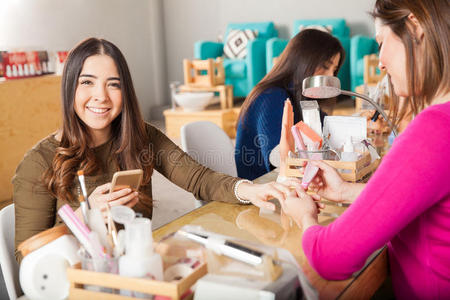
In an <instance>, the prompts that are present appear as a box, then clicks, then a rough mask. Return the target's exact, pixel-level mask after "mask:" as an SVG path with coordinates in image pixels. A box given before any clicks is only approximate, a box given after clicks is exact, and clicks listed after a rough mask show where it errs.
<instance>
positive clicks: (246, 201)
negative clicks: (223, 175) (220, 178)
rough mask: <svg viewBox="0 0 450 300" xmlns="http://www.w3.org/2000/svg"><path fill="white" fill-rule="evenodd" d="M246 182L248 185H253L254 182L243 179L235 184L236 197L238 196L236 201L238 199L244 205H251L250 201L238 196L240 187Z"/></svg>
mask: <svg viewBox="0 0 450 300" xmlns="http://www.w3.org/2000/svg"><path fill="white" fill-rule="evenodd" d="M243 182H246V183H250V184H253V181H250V180H247V179H241V180H238V181H237V182H236V183H235V184H234V196H236V199H238V201H239V202H240V203H242V204H250V203H251V202H250V200H244V199H242V198H241V197H239V195H238V187H239V185H240V184H241V183H243Z"/></svg>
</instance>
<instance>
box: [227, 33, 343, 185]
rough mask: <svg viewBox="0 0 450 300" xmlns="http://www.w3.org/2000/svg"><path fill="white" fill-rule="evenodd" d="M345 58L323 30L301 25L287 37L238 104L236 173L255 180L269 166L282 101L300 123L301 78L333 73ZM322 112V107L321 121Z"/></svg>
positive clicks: (340, 47)
mask: <svg viewBox="0 0 450 300" xmlns="http://www.w3.org/2000/svg"><path fill="white" fill-rule="evenodd" d="M344 59H345V52H344V49H343V48H342V45H341V43H340V42H339V40H338V39H336V38H335V37H333V36H331V35H330V34H329V33H327V32H323V31H320V30H316V29H306V30H303V31H301V32H300V33H298V34H297V35H296V36H295V37H293V38H292V39H291V40H290V41H289V43H288V45H287V46H286V49H285V50H284V51H283V53H281V56H280V57H279V58H278V61H277V63H276V64H275V65H274V67H273V69H272V70H271V71H270V72H269V73H268V74H267V75H266V76H265V77H264V78H263V79H262V80H261V81H260V82H259V83H258V84H257V85H256V86H255V87H254V88H253V90H252V91H251V92H250V94H249V95H248V96H247V98H246V99H245V102H244V104H243V105H242V109H241V113H240V116H239V123H238V128H237V134H236V151H235V159H236V166H237V171H238V175H239V176H240V177H243V178H247V179H254V178H257V177H259V176H261V175H263V174H265V173H267V172H270V171H271V170H272V169H274V166H272V165H271V164H270V162H269V154H270V152H271V151H272V149H273V148H275V146H276V145H278V143H279V142H280V135H281V119H282V116H283V107H284V101H285V100H286V99H287V98H289V99H290V101H291V104H292V107H293V110H294V122H295V123H297V122H299V121H301V120H302V114H301V111H300V101H301V100H304V99H303V96H302V83H303V79H305V78H306V77H309V76H312V75H331V76H336V75H337V73H338V71H339V68H340V67H341V66H342V63H343V62H344ZM324 115H325V114H324V113H323V112H322V111H321V119H322V122H323V117H324Z"/></svg>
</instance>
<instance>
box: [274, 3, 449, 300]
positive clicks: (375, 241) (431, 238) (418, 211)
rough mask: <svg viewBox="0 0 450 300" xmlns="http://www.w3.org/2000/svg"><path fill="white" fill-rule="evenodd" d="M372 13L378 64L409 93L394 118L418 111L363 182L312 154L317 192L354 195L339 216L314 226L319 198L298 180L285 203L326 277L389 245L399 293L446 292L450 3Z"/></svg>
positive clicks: (343, 273)
mask: <svg viewBox="0 0 450 300" xmlns="http://www.w3.org/2000/svg"><path fill="white" fill-rule="evenodd" d="M372 16H373V17H374V18H375V31H376V40H377V42H378V44H379V45H380V54H379V59H380V69H382V70H386V72H387V73H388V74H389V76H390V79H391V82H392V85H393V88H394V92H395V95H396V96H399V97H405V98H406V102H405V103H406V105H403V107H402V109H401V110H400V112H399V116H400V118H399V119H398V121H401V119H402V116H404V115H405V112H407V111H411V112H413V114H414V116H415V118H414V119H413V121H412V122H411V123H410V124H409V125H408V126H407V127H406V129H405V130H404V132H402V134H401V135H400V136H398V137H397V138H396V139H395V142H394V144H393V145H392V148H391V149H390V150H389V152H388V153H387V155H386V156H385V157H384V158H383V161H382V162H381V164H380V166H379V167H378V169H377V171H376V172H375V174H374V175H373V176H372V177H371V178H370V180H369V182H368V183H367V184H362V183H348V182H344V181H343V180H342V178H341V177H340V176H339V174H338V173H337V172H336V170H335V169H333V168H332V167H330V166H329V165H327V164H325V163H324V162H319V161H317V162H313V164H316V165H317V166H318V167H319V168H320V171H319V176H317V177H316V178H315V180H314V181H313V185H312V188H313V189H315V191H316V192H317V195H314V197H315V198H316V199H315V200H319V199H320V197H319V196H323V197H325V198H326V199H327V200H332V201H336V202H343V201H346V202H351V203H352V204H351V206H350V207H349V208H348V209H347V210H346V211H345V212H344V213H343V214H342V215H341V216H340V217H339V218H337V219H336V220H335V221H334V222H333V223H331V224H329V225H327V226H320V225H318V221H317V213H318V211H317V208H316V204H315V202H314V201H313V198H311V197H310V196H309V195H308V194H306V193H305V192H304V191H302V190H301V189H298V190H297V193H298V195H299V198H298V197H288V199H287V200H286V201H282V202H281V203H282V207H283V210H284V211H285V212H286V214H288V215H291V217H292V218H293V219H294V220H295V221H296V222H297V224H298V225H299V226H300V227H301V228H302V230H303V238H302V244H303V250H304V252H305V254H306V257H307V258H308V260H309V262H310V264H311V265H312V266H313V267H314V268H315V269H316V270H317V272H318V273H319V274H320V275H321V276H322V277H324V278H326V279H328V280H342V279H347V278H349V277H350V276H351V275H352V274H353V273H354V272H355V271H357V270H359V269H360V268H362V267H363V265H364V263H365V261H366V259H367V258H368V257H369V256H370V255H371V254H372V253H373V252H374V251H375V250H377V249H380V248H381V247H383V246H384V245H386V244H387V252H388V256H389V263H390V270H391V275H392V286H393V289H394V292H395V297H396V298H397V299H450V185H449V178H450V162H449V158H448V152H449V149H450V126H449V125H450V6H449V2H448V0H377V1H376V4H375V8H374V10H373V13H372ZM396 98H397V97H395V98H394V107H393V111H394V113H395V114H397V111H398V107H399V102H398V101H397V100H396ZM394 120H395V119H394Z"/></svg>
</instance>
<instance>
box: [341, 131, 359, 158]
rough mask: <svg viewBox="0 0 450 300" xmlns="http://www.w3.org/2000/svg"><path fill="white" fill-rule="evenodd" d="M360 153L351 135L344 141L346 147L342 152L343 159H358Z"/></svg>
mask: <svg viewBox="0 0 450 300" xmlns="http://www.w3.org/2000/svg"><path fill="white" fill-rule="evenodd" d="M357 160H358V153H357V152H355V149H354V148H353V143H352V138H351V137H350V136H349V137H348V138H347V140H346V141H345V143H344V149H343V151H342V152H341V161H357Z"/></svg>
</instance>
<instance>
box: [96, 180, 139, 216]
mask: <svg viewBox="0 0 450 300" xmlns="http://www.w3.org/2000/svg"><path fill="white" fill-rule="evenodd" d="M110 188H111V183H105V184H103V185H99V186H98V187H96V188H95V190H94V191H93V192H92V193H91V194H90V195H89V204H90V205H91V207H96V208H98V209H100V211H102V212H105V211H106V209H107V206H108V205H109V206H110V207H111V206H117V205H125V206H128V207H133V206H135V205H136V203H138V201H139V192H133V190H132V189H130V188H125V189H121V190H118V191H115V192H112V193H111V194H110V193H109V190H110Z"/></svg>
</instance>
